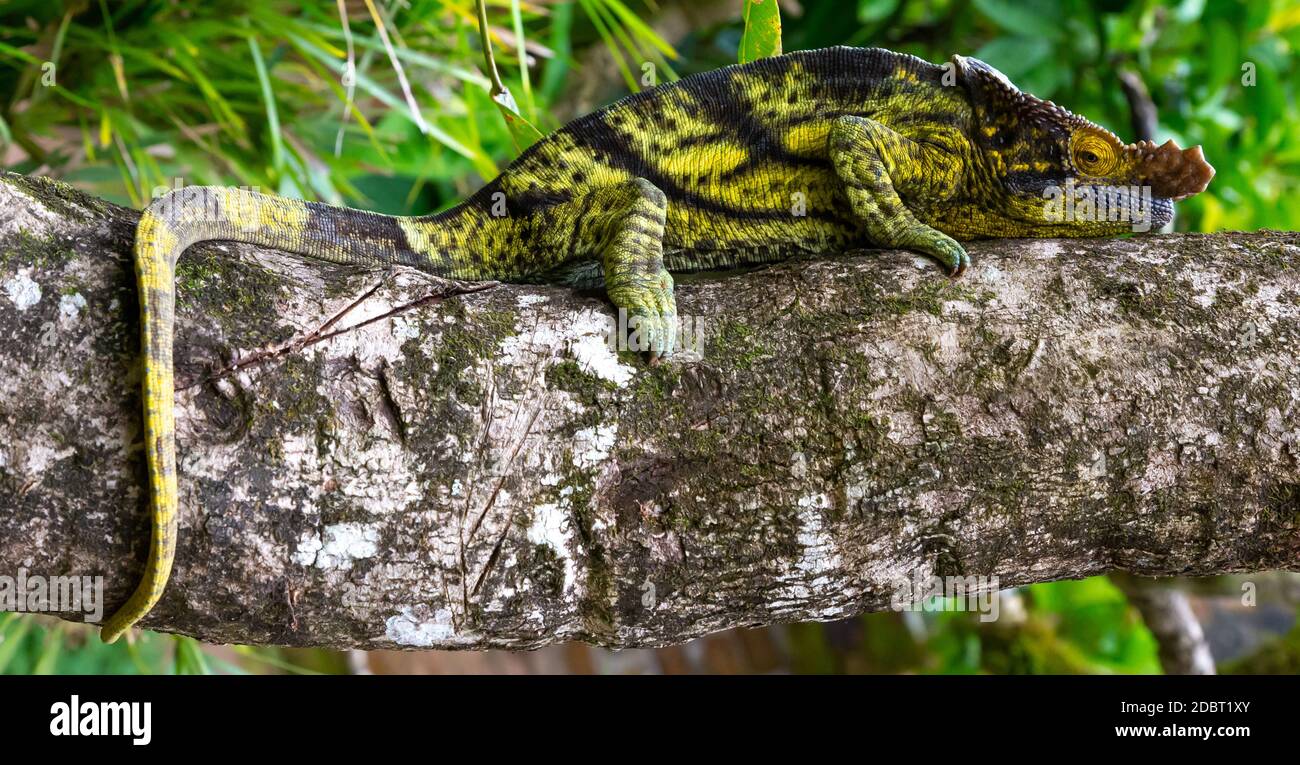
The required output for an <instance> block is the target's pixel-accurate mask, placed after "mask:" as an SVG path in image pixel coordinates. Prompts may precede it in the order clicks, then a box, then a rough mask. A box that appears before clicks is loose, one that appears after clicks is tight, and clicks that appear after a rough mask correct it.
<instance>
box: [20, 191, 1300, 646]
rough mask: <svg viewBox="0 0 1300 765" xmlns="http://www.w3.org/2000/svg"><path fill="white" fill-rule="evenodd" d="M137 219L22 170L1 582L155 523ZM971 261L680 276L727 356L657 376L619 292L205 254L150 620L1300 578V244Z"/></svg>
mask: <svg viewBox="0 0 1300 765" xmlns="http://www.w3.org/2000/svg"><path fill="white" fill-rule="evenodd" d="M135 220H136V213H134V212H132V211H129V210H125V209H122V208H119V207H116V206H113V205H111V204H108V203H105V202H102V201H98V200H94V199H91V198H88V197H86V196H84V195H82V194H80V193H78V192H75V191H72V190H71V189H69V188H67V187H66V186H62V185H57V184H53V183H50V182H46V181H41V180H38V179H28V178H23V177H20V176H14V175H7V176H4V177H3V179H2V180H0V368H2V369H3V374H0V507H3V513H0V572H13V571H15V570H16V569H19V568H24V569H25V570H27V571H28V572H29V573H31V574H47V575H49V574H78V575H102V576H104V581H105V586H106V591H107V594H106V598H107V601H108V603H109V604H110V605H116V604H117V603H119V602H121V600H122V599H123V598H125V597H126V595H127V594H128V592H129V590H130V589H131V587H132V586H133V585H134V583H135V581H136V577H137V575H138V574H139V570H140V567H141V562H142V561H143V558H144V550H145V540H146V537H147V534H146V530H147V522H148V521H147V517H146V515H145V506H144V498H143V493H142V488H143V478H144V472H143V468H142V464H141V461H140V443H139V438H140V425H139V420H140V417H139V412H138V410H139V406H140V399H139V394H138V392H137V387H138V383H139V379H140V377H139V370H138V368H137V343H138V334H137V318H136V317H137V310H138V307H137V302H136V294H135V288H134V284H133V279H132V275H131V272H132V268H131V262H130V257H129V253H130V243H131V241H132V237H133V225H134V222H135ZM971 250H972V254H973V257H974V263H975V265H974V267H973V269H972V270H971V271H970V273H968V275H967V276H966V277H965V278H964V279H963V280H961V281H958V282H953V281H949V280H948V279H946V278H944V277H943V276H942V275H941V274H940V273H939V272H938V270H937V268H936V266H934V265H933V264H931V263H929V262H927V261H924V260H922V259H918V258H916V257H914V256H911V255H907V254H905V253H898V252H871V253H858V254H850V255H847V256H845V257H841V258H835V259H829V260H816V261H798V262H788V263H784V264H780V265H776V266H773V267H769V268H764V269H758V270H752V271H749V272H744V273H733V274H728V275H709V276H697V277H693V278H683V279H681V280H680V286H679V289H678V301H679V306H680V310H681V311H682V313H683V314H684V315H689V316H694V317H699V325H698V326H700V327H702V328H703V334H704V341H703V344H702V347H701V352H700V353H699V354H698V355H695V356H691V355H689V354H688V355H687V356H686V357H684V358H681V359H679V360H677V361H674V362H670V363H665V364H661V365H658V366H649V365H647V364H645V363H644V362H643V361H642V360H641V359H640V358H638V357H637V356H636V355H634V354H630V353H626V352H622V353H616V352H615V351H613V350H611V349H610V348H609V346H608V345H607V343H606V340H605V334H606V332H607V327H608V325H609V323H610V321H611V317H612V315H613V314H612V311H611V309H610V308H609V307H608V306H607V305H606V303H605V302H604V301H603V300H602V299H601V298H600V297H599V296H592V295H582V294H577V293H575V292H572V291H569V290H566V289H562V288H558V287H520V286H505V285H500V286H488V287H487V288H479V291H475V292H472V293H469V294H460V295H456V296H451V293H454V292H456V291H457V290H458V289H463V285H453V284H449V283H446V282H440V281H437V280H431V279H429V278H427V277H423V276H421V275H419V274H416V273H413V272H408V271H404V272H398V273H395V274H391V275H385V274H382V273H377V272H356V271H345V270H341V269H322V268H318V267H315V266H308V265H304V264H302V263H300V262H298V261H296V260H294V259H291V258H288V257H286V256H283V255H279V254H276V253H271V252H265V251H259V250H257V249H256V248H251V247H244V246H234V245H227V244H210V245H205V246H201V247H198V248H195V249H194V250H193V251H191V253H189V254H188V255H187V256H186V257H185V258H183V259H182V262H181V265H180V267H179V268H178V283H179V294H180V303H179V305H180V308H179V316H180V318H179V331H178V338H177V344H176V347H177V359H176V366H177V379H178V385H180V386H181V390H179V391H178V393H177V396H176V401H177V408H178V423H179V438H178V441H179V452H180V481H181V484H180V486H181V497H182V505H183V507H182V519H181V534H180V551H179V555H178V558H177V564H176V569H175V573H174V574H173V576H172V581H171V585H170V586H169V587H168V589H167V593H166V595H165V597H164V600H163V602H162V603H161V604H160V605H159V607H158V608H157V609H156V610H155V611H154V612H153V614H151V615H150V616H149V618H148V619H147V620H146V621H145V624H146V625H147V626H148V627H151V628H154V629H161V630H167V631H174V632H181V633H185V634H189V635H194V636H196V637H200V638H202V639H204V640H209V641H218V642H225V641H236V642H241V643H279V644H293V645H323V646H336V647H361V648H377V647H462V648H469V647H475V648H481V647H491V646H495V647H512V648H524V647H533V646H539V645H543V644H545V643H549V642H552V641H556V640H563V639H579V640H586V641H590V642H593V643H597V644H601V645H606V646H653V645H663V644H668V643H674V642H680V641H684V640H687V639H689V638H692V637H695V636H698V635H701V634H704V633H707V632H710V631H713V630H719V629H723V628H727V627H732V626H737V625H756V624H762V623H768V622H773V621H792V620H806V619H835V618H840V617H844V616H847V615H850V614H854V613H857V612H860V611H864V610H872V609H883V608H888V607H890V604H891V600H892V599H894V598H895V597H896V595H897V593H899V591H900V587H901V585H900V582H901V581H902V580H912V581H914V580H915V577H917V576H918V575H920V576H927V577H928V576H930V575H938V576H955V575H961V576H990V577H992V576H996V577H998V581H999V582H1000V584H1001V585H1002V586H1013V585H1020V584H1025V583H1030V582H1043V581H1049V580H1055V579H1062V578H1069V577H1083V576H1089V575H1093V574H1097V573H1100V572H1105V571H1111V570H1124V571H1129V572H1134V573H1136V574H1141V575H1175V574H1177V575H1195V574H1213V573H1220V572H1241V571H1258V570H1264V569H1273V568H1279V569H1292V570H1295V569H1298V568H1300V461H1298V460H1300V425H1298V424H1297V423H1298V421H1300V416H1298V415H1300V366H1298V365H1297V364H1296V363H1295V355H1296V348H1297V339H1300V268H1297V264H1300V235H1297V234H1294V233H1273V232H1261V233H1255V234H1220V235H1204V236H1201V235H1187V236H1156V237H1147V238H1133V239H1116V240H1073V241H999V242H989V243H981V244H976V245H974V246H973V247H972V248H971ZM440 296H441V297H440ZM66 616H68V617H69V618H79V617H77V616H76V615H73V614H66Z"/></svg>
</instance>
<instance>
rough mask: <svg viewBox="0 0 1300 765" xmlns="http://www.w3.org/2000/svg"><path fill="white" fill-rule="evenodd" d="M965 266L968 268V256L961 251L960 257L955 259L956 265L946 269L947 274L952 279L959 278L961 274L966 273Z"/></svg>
mask: <svg viewBox="0 0 1300 765" xmlns="http://www.w3.org/2000/svg"><path fill="white" fill-rule="evenodd" d="M967 268H970V256H969V255H967V254H966V253H965V252H963V253H962V254H961V258H960V259H959V260H958V261H957V265H956V266H954V267H952V268H950V269H949V270H948V275H949V276H951V277H952V278H954V279H960V278H961V276H962V274H964V273H966V269H967Z"/></svg>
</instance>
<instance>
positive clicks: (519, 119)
mask: <svg viewBox="0 0 1300 765" xmlns="http://www.w3.org/2000/svg"><path fill="white" fill-rule="evenodd" d="M492 102H493V103H494V104H496V105H497V109H500V110H501V116H502V117H504V118H505V120H506V128H508V129H509V130H510V139H511V140H512V141H514V142H515V150H516V151H518V152H519V153H521V154H522V153H523V151H524V149H527V148H528V147H529V146H532V145H533V144H535V143H537V142H538V141H540V140H541V139H542V134H541V133H540V132H539V131H538V130H537V128H535V127H533V124H532V123H531V122H529V121H528V120H526V119H524V118H523V116H522V115H521V114H520V113H519V107H517V106H516V105H515V99H514V97H513V96H511V95H510V91H509V90H505V91H502V92H500V93H497V94H496V95H494V96H492Z"/></svg>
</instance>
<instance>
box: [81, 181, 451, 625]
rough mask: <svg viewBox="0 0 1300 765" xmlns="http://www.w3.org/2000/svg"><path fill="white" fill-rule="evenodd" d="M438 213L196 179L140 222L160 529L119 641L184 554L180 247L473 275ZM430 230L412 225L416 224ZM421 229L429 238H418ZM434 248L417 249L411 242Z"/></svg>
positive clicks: (117, 619) (149, 422) (147, 402)
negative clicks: (303, 198) (177, 362)
mask: <svg viewBox="0 0 1300 765" xmlns="http://www.w3.org/2000/svg"><path fill="white" fill-rule="evenodd" d="M428 223H429V219H416V218H394V217H391V216H387V215H379V214H376V213H370V212H365V211H362V210H352V209H348V208H343V207H331V206H329V205H321V204H315V203H310V202H299V201H296V200H291V199H283V198H281V197H273V196H266V195H263V194H257V193H254V192H250V191H243V190H238V189H226V188H219V187H202V186H199V187H189V188H184V189H179V190H177V191H173V192H171V193H169V194H167V195H165V196H163V197H162V198H160V199H158V200H157V201H155V202H154V203H153V204H151V205H150V206H149V208H148V209H147V210H145V212H144V215H143V216H142V217H141V218H140V224H139V228H138V229H137V230H136V240H135V268H136V278H137V281H138V284H139V292H140V314H141V316H140V319H141V322H140V335H141V347H142V349H143V355H144V361H145V368H144V390H143V393H144V437H145V458H146V460H147V464H148V470H149V502H150V510H151V516H152V518H151V521H152V527H153V530H152V534H151V541H150V545H149V559H148V562H147V563H146V564H145V570H144V575H143V578H142V580H141V582H140V583H139V585H138V586H137V587H136V590H135V592H134V593H133V594H132V595H131V598H130V599H129V600H127V602H126V603H125V604H124V605H123V606H122V607H121V608H119V609H118V610H117V611H116V612H115V613H114V614H113V615H112V616H110V617H109V618H108V620H107V621H105V622H104V624H103V626H102V627H101V629H100V636H101V637H102V638H103V640H104V642H106V643H112V642H113V641H115V640H117V639H118V638H119V637H121V635H122V634H123V633H124V632H126V631H127V630H128V629H130V628H131V626H132V625H134V624H135V623H136V622H137V621H139V620H140V619H141V618H143V617H144V615H145V614H147V613H149V610H150V609H151V608H153V606H154V604H155V603H157V602H158V599H159V598H160V597H161V596H162V593H163V589H164V588H165V587H166V586H167V578H168V576H169V575H170V574H171V568H172V559H173V557H174V555H175V553H176V526H177V494H176V448H175V416H174V411H173V403H174V402H173V397H174V387H173V381H172V330H173V325H174V320H175V313H174V312H175V303H176V295H175V289H174V286H175V280H174V273H173V269H174V268H175V266H176V261H177V259H178V258H179V257H180V254H181V253H182V252H183V251H184V250H185V249H186V248H187V247H189V246H190V245H192V244H195V243H197V242H202V241H210V240H229V241H236V242H246V243H249V244H258V245H263V246H266V247H273V248H276V249H280V250H284V251H287V252H291V253H296V254H298V255H302V256H306V257H309V258H313V259H318V260H324V261H329V262H333V263H355V264H362V265H377V264H403V265H409V266H413V267H415V268H419V269H421V270H424V271H428V272H430V273H433V274H435V275H439V276H449V277H458V278H466V277H470V276H472V275H471V274H467V273H461V271H462V270H463V269H460V268H457V267H455V264H454V263H453V261H452V259H451V258H450V257H449V256H444V255H440V254H435V253H434V251H433V250H432V247H431V245H432V244H433V243H431V242H429V241H428V238H429V233H428V230H429V228H430V226H428ZM417 225H418V226H420V228H418V229H415V228H411V230H410V231H408V228H410V227H412V226H417ZM413 232H414V233H419V234H420V236H421V237H422V238H419V237H416V236H413ZM417 239H418V242H419V245H421V246H422V247H425V248H429V249H430V253H429V254H422V253H420V252H417V251H416V250H415V249H414V248H413V247H412V245H411V242H412V241H416V240H417Z"/></svg>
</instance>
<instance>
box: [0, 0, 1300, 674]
mask: <svg viewBox="0 0 1300 765" xmlns="http://www.w3.org/2000/svg"><path fill="white" fill-rule="evenodd" d="M781 11H782V17H783V18H782V22H783V44H784V48H785V50H787V51H790V50H798V49H806V48H817V47H824V46H828V45H836V44H849V45H876V46H882V47H888V48H891V49H894V50H899V51H905V52H909V53H914V54H916V55H918V56H920V57H922V58H925V59H928V60H931V61H936V62H941V61H943V60H945V59H947V58H948V57H949V56H950V55H951V54H953V53H963V54H967V55H974V56H977V57H979V58H982V59H984V60H986V61H988V62H989V63H990V64H992V65H994V66H995V67H997V68H999V69H1001V70H1002V71H1003V72H1004V73H1006V74H1007V75H1008V76H1009V77H1010V78H1011V79H1012V81H1013V82H1016V83H1017V84H1018V85H1020V86H1021V87H1022V88H1023V89H1025V90H1028V91H1030V92H1032V93H1034V94H1036V95H1038V96H1040V97H1043V98H1048V99H1051V100H1053V101H1056V102H1058V103H1060V104H1062V105H1064V106H1067V107H1068V108H1070V109H1071V110H1073V111H1075V112H1078V113H1081V114H1083V115H1085V116H1087V117H1089V118H1091V119H1092V120H1094V121H1096V122H1099V123H1100V124H1103V125H1105V126H1107V127H1109V128H1111V129H1112V130H1114V131H1115V132H1116V133H1117V134H1119V135H1120V136H1121V137H1122V138H1125V139H1126V140H1128V139H1132V138H1133V137H1134V135H1133V128H1132V127H1131V125H1132V124H1133V123H1134V103H1135V102H1134V100H1133V99H1132V97H1130V96H1128V95H1126V93H1125V90H1124V89H1123V88H1121V87H1120V78H1121V76H1122V73H1123V75H1124V76H1127V77H1129V78H1130V81H1131V82H1140V83H1141V84H1142V85H1143V86H1144V88H1145V90H1146V91H1147V93H1148V94H1149V95H1148V98H1149V103H1150V104H1151V105H1153V106H1154V108H1155V113H1156V117H1157V119H1156V123H1155V134H1154V136H1153V138H1155V139H1157V140H1159V141H1163V140H1164V139H1165V138H1174V139H1176V140H1177V141H1178V142H1179V143H1180V144H1181V145H1183V146H1189V145H1195V144H1201V145H1203V146H1204V148H1205V154H1206V156H1207V158H1208V159H1209V160H1210V162H1211V163H1212V164H1214V166H1215V167H1216V168H1217V170H1218V175H1217V176H1216V178H1215V180H1214V182H1213V184H1212V185H1211V187H1210V189H1209V191H1207V192H1206V193H1204V194H1201V195H1198V196H1196V197H1194V198H1192V199H1191V200H1188V201H1187V202H1185V203H1181V204H1180V205H1179V216H1178V220H1177V227H1178V228H1179V229H1180V230H1192V231H1216V230H1224V229H1246V230H1251V229H1257V228H1279V229H1294V228H1295V227H1296V221H1297V220H1300V105H1298V104H1297V96H1296V88H1295V86H1294V82H1295V81H1296V77H1297V76H1300V3H1296V2H1293V1H1290V0H1218V1H1215V2H1208V1H1207V0H1182V2H1166V3H1162V2H1154V1H1153V0H1087V1H1085V0H1021V1H1019V2H1013V1H1012V0H929V1H925V2H919V1H918V2H908V1H907V0H857V2H852V1H851V0H848V1H846V0H818V1H815V2H814V1H813V0H807V1H806V2H803V3H802V4H800V3H796V2H784V3H782V4H781ZM488 16H489V20H490V27H491V37H492V44H493V48H494V50H495V53H496V59H497V63H498V66H499V68H500V69H501V74H502V77H503V79H504V80H505V82H506V84H507V85H508V86H509V88H510V90H511V91H512V93H513V95H514V97H515V100H516V102H517V103H518V104H519V110H520V113H521V114H522V115H523V116H524V117H525V118H526V119H528V120H529V121H531V122H532V123H533V124H534V125H536V126H537V127H538V128H539V129H540V130H541V131H542V132H543V133H545V132H547V131H549V130H552V129H554V128H555V127H557V126H559V125H561V124H563V123H564V122H566V121H567V120H569V119H572V118H573V117H575V116H578V115H579V114H581V113H583V112H585V111H588V110H590V109H592V108H595V107H597V106H600V105H602V104H604V103H608V102H609V101H612V100H614V99H616V98H619V97H620V96H623V95H626V94H627V93H628V92H629V91H631V90H636V89H639V88H641V87H643V86H645V85H646V84H653V83H655V82H662V81H665V80H671V79H675V78H676V77H678V76H684V75H686V74H689V73H692V72H696V71H703V70H707V69H713V68H716V67H718V66H723V65H726V64H730V63H734V62H735V61H736V58H737V50H738V47H739V46H740V45H741V39H742V34H743V32H744V23H743V21H742V3H741V2H740V0H722V1H721V2H711V1H710V0H694V1H690V2H673V1H670V0H660V1H659V2H636V1H633V0H628V2H621V1H620V0H576V1H574V2H570V1H567V0H565V1H559V0H534V2H523V0H493V2H490V3H488ZM475 19H476V10H475V6H474V3H473V2H472V0H459V1H456V2H452V1H450V0H400V1H396V2H395V1H392V0H338V1H336V2H330V1H328V0H316V1H315V2H282V1H280V0H257V1H252V0H247V1H243V2H234V1H225V0H216V1H214V2H177V1H173V0H123V1H121V2H110V1H109V0H65V1H64V2H53V1H52V0H9V2H5V3H0V159H2V160H3V166H4V167H5V168H6V169H9V170H13V171H16V172H22V173H29V174H42V175H49V176H53V177H58V178H62V179H64V180H67V181H69V182H71V183H73V184H75V185H77V186H78V187H80V188H83V189H85V190H86V191H89V192H91V193H94V194H96V195H99V196H102V197H106V198H108V199H111V200H113V201H116V202H119V203H121V204H127V205H132V206H136V207H142V206H143V205H144V204H146V203H147V201H148V200H149V199H150V198H151V197H152V196H154V195H156V193H158V191H159V189H161V188H171V187H173V186H175V185H178V184H228V185H240V186H248V187H256V188H259V189H261V190H264V191H272V192H275V193H279V194H283V195H287V196H294V197H301V198H305V199H317V200H322V201H327V202H331V203H336V204H348V205H352V206H357V207H365V208H368V209H373V210H378V211H382V212H388V213H408V214H417V213H425V212H429V211H431V210H435V209H439V208H442V207H446V206H448V205H451V204H453V203H454V202H456V201H457V200H458V199H460V198H462V197H464V196H465V195H466V194H468V193H469V192H471V191H473V190H474V189H475V188H476V187H477V186H479V185H481V184H482V183H483V182H484V181H485V180H486V179H488V178H491V177H492V176H493V175H495V174H496V172H497V171H498V170H499V169H500V168H503V167H504V166H505V165H506V164H507V163H508V162H509V161H510V159H511V158H512V157H513V156H514V155H515V153H516V151H517V149H516V145H515V143H514V141H513V140H512V138H511V133H510V131H509V130H507V128H506V126H505V122H504V120H503V119H502V115H501V113H500V112H499V111H498V110H497V108H496V106H495V105H494V104H493V102H492V101H491V99H490V96H489V94H488V91H487V87H488V84H489V83H488V78H487V77H486V76H485V74H486V73H485V72H484V70H483V64H482V51H481V47H480V44H479V37H478V32H477V27H476V22H475ZM349 51H351V53H349ZM520 51H523V52H524V53H523V55H522V56H521V55H520ZM349 61H351V62H352V63H351V64H349ZM1139 100H1140V99H1139ZM1243 580H1248V581H1249V582H1250V584H1252V585H1254V584H1260V586H1259V587H1258V593H1259V597H1258V600H1257V601H1255V602H1251V603H1246V602H1244V600H1245V599H1243V597H1242V585H1243ZM1261 583H1262V584H1261ZM1178 586H1179V587H1180V588H1182V589H1188V590H1191V591H1192V594H1191V596H1190V597H1191V604H1192V606H1193V610H1194V612H1195V613H1196V615H1197V616H1198V617H1199V618H1200V619H1201V620H1202V623H1203V624H1204V625H1205V627H1206V631H1207V634H1208V637H1209V642H1210V645H1211V647H1212V649H1213V650H1214V652H1215V657H1216V659H1219V668H1220V670H1221V671H1273V672H1297V671H1300V634H1297V631H1296V629H1295V628H1294V627H1293V626H1292V625H1293V624H1294V622H1295V613H1296V604H1297V602H1300V597H1298V596H1297V590H1298V588H1297V586H1296V584H1295V580H1294V578H1288V577H1287V575H1280V574H1265V575H1260V576H1255V577H1244V578H1235V579H1232V578H1226V577H1225V578H1219V579H1216V580H1205V581H1199V582H1181V583H1178ZM1125 591H1126V589H1125V587H1124V586H1116V584H1115V583H1113V582H1111V581H1110V580H1109V579H1107V578H1105V577H1098V578H1094V579H1089V580H1084V581H1079V582H1057V583H1053V584H1045V585H1038V586H1034V587H1028V588H1024V589H1022V590H1018V591H1014V592H1010V593H1007V595H1006V603H1004V606H1003V608H1004V609H1008V608H1010V611H1011V615H1010V616H1008V615H1006V613H1004V616H1003V618H1001V619H999V620H998V622H996V623H993V624H982V623H980V622H979V620H978V618H977V616H975V615H973V614H969V613H962V612H952V611H933V612H909V613H883V614H872V615H867V616H863V617H860V618H857V619H851V620H847V621H844V622H839V623H834V624H826V625H823V624H800V625H784V626H775V627H772V628H768V629H765V630H735V631H732V632H730V633H723V634H721V635H718V636H712V637H709V638H705V639H703V640H700V641H696V642H695V643H694V644H692V645H689V646H684V647H678V648H673V649H664V650H661V651H630V652H621V653H620V654H617V655H615V654H612V653H610V652H604V651H600V650H598V649H591V648H588V647H585V646H567V647H557V648H555V649H553V650H552V649H547V650H544V651H541V652H537V653H534V654H527V655H511V654H496V653H494V652H489V653H486V654H471V655H466V654H455V655H448V654H442V653H439V652H431V653H428V654H406V655H393V654H386V653H385V652H378V653H376V654H372V655H369V656H366V655H359V654H340V653H335V652H330V651H303V650H294V651H290V650H281V649H265V648H259V649H252V648H244V647H211V646H202V645H200V644H198V643H195V642H194V641H192V640H189V639H183V638H171V637H165V636H160V635H154V634H151V633H144V634H142V635H141V636H140V637H139V638H138V639H137V640H136V641H134V642H133V643H131V644H125V643H123V644H119V645H114V646H104V645H101V644H99V643H98V641H97V640H95V639H93V636H92V633H91V632H90V631H89V630H88V629H87V628H85V627H82V626H81V625H74V624H68V623H63V622H56V621H54V620H51V619H47V618H44V617H39V616H36V617H33V616H22V615H15V614H0V672H6V673H26V672H70V673H72V672H127V673H129V672H171V671H175V672H284V671H291V672H344V671H408V672H453V671H511V672H524V671H574V672H588V671H594V672H627V671H635V672H689V671H728V672H731V671H734V672H751V671H796V672H990V673H1003V672H1091V673H1109V672H1159V671H1160V670H1161V663H1160V660H1159V657H1158V651H1157V644H1156V641H1155V639H1154V638H1153V637H1152V634H1151V633H1150V631H1148V630H1147V628H1146V627H1145V626H1144V624H1143V621H1142V618H1141V616H1140V614H1139V613H1138V611H1137V610H1136V609H1135V608H1134V607H1133V605H1132V604H1131V603H1130V602H1129V600H1128V599H1127V598H1126V595H1125ZM1288 630H1289V632H1288ZM467 657H468V658H467Z"/></svg>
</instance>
